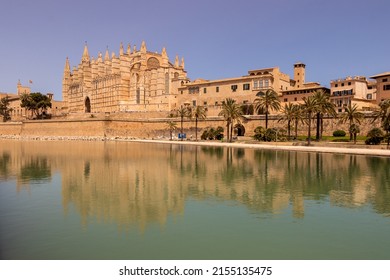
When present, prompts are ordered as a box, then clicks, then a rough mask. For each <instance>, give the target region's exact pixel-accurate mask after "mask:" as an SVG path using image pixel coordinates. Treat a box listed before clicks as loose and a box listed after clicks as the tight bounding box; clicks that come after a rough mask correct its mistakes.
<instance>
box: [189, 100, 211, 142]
mask: <svg viewBox="0 0 390 280" xmlns="http://www.w3.org/2000/svg"><path fill="white" fill-rule="evenodd" d="M206 114H207V112H206V108H205V107H203V106H195V107H194V108H192V109H190V110H189V113H188V116H189V118H191V119H192V118H193V119H195V141H198V121H199V120H204V119H206Z"/></svg>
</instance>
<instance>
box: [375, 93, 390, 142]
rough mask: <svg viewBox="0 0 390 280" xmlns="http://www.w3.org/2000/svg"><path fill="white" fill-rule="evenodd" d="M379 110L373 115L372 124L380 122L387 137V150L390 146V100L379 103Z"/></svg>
mask: <svg viewBox="0 0 390 280" xmlns="http://www.w3.org/2000/svg"><path fill="white" fill-rule="evenodd" d="M379 108H380V109H379V110H378V111H376V112H375V113H374V119H373V122H374V121H376V120H377V119H380V120H381V125H382V128H383V130H384V131H386V136H387V148H389V145H390V99H386V100H383V101H381V103H379Z"/></svg>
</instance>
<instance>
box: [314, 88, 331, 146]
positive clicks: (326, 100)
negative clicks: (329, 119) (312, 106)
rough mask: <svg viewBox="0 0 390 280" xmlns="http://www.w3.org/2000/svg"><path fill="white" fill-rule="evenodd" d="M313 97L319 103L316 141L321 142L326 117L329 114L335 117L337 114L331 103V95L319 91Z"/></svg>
mask: <svg viewBox="0 0 390 280" xmlns="http://www.w3.org/2000/svg"><path fill="white" fill-rule="evenodd" d="M313 97H314V99H315V100H316V103H317V112H316V115H317V127H316V140H317V141H319V140H321V138H322V131H323V119H324V115H325V114H328V115H331V116H334V117H335V116H336V115H337V113H336V110H335V106H334V104H333V103H332V102H331V101H330V95H329V93H327V92H325V91H324V90H322V89H319V90H317V91H316V92H315V93H314V95H313Z"/></svg>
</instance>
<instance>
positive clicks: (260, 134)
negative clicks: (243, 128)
mask: <svg viewBox="0 0 390 280" xmlns="http://www.w3.org/2000/svg"><path fill="white" fill-rule="evenodd" d="M254 132H255V135H254V136H253V138H254V139H256V140H257V141H263V140H264V135H265V128H264V127H262V126H258V127H256V128H255V130H254Z"/></svg>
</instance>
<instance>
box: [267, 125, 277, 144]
mask: <svg viewBox="0 0 390 280" xmlns="http://www.w3.org/2000/svg"><path fill="white" fill-rule="evenodd" d="M276 136H277V131H276V129H275V128H268V129H267V130H266V131H265V134H264V141H268V142H271V141H276Z"/></svg>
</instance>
